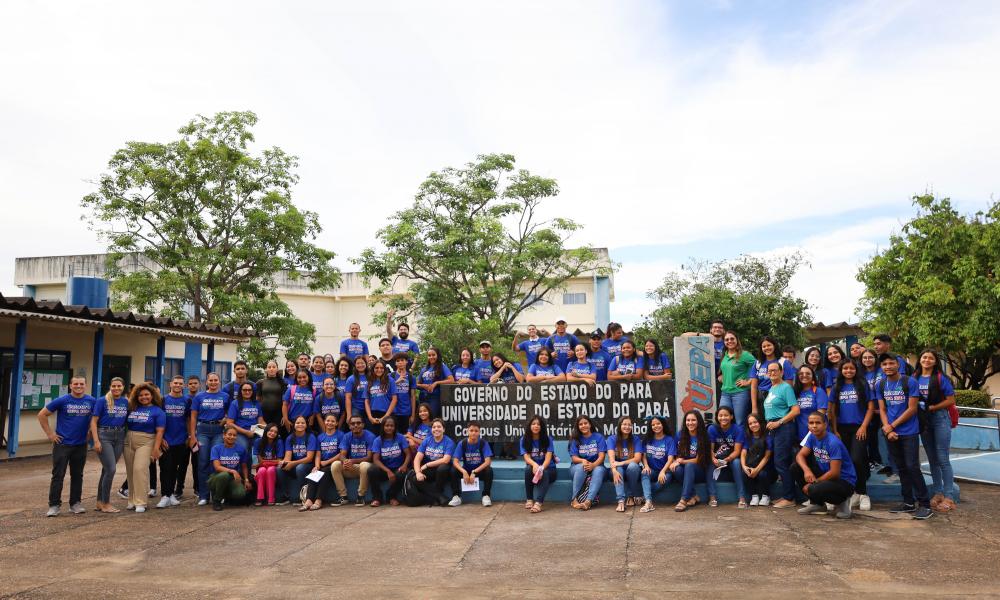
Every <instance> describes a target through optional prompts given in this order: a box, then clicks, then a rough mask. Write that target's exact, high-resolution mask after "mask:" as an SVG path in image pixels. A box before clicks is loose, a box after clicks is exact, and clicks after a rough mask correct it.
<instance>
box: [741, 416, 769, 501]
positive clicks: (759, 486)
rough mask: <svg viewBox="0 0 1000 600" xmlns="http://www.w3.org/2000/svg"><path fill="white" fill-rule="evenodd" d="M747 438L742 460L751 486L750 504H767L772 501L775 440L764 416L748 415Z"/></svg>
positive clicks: (744, 472) (744, 471)
mask: <svg viewBox="0 0 1000 600" xmlns="http://www.w3.org/2000/svg"><path fill="white" fill-rule="evenodd" d="M746 439H747V444H746V446H744V447H743V450H741V451H740V460H741V462H742V463H743V474H744V475H746V478H747V483H748V487H749V488H750V506H767V505H768V504H770V503H771V496H770V494H771V484H772V483H774V477H773V471H772V469H771V466H770V463H771V456H772V455H773V454H774V441H773V440H772V438H771V436H769V435H768V434H767V429H765V428H764V418H763V417H761V416H760V415H758V414H754V413H751V414H749V415H747V430H746Z"/></svg>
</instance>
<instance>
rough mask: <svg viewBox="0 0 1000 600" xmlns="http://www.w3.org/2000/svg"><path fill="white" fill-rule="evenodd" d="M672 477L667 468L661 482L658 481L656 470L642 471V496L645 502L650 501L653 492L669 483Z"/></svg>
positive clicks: (658, 475)
mask: <svg viewBox="0 0 1000 600" xmlns="http://www.w3.org/2000/svg"><path fill="white" fill-rule="evenodd" d="M673 478H674V474H673V473H672V472H670V471H669V470H668V471H667V473H666V479H665V480H664V482H663V483H660V473H659V472H658V471H653V472H651V473H642V497H643V498H645V499H646V502H652V501H653V494H655V493H656V492H658V491H660V490H662V489H663V488H665V487H667V486H668V485H670V480H671V479H673Z"/></svg>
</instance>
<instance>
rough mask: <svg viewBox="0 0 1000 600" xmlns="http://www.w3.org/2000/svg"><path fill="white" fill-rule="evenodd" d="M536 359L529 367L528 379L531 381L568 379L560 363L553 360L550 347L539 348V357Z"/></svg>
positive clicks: (542, 381) (541, 381)
mask: <svg viewBox="0 0 1000 600" xmlns="http://www.w3.org/2000/svg"><path fill="white" fill-rule="evenodd" d="M536 361H537V362H535V363H534V364H533V365H531V366H529V367H528V375H527V380H528V381H529V382H531V383H544V382H546V381H550V382H555V381H566V374H565V373H563V370H562V369H560V368H559V365H557V364H555V363H554V362H552V352H551V351H550V350H549V349H548V348H539V349H538V358H537V359H536Z"/></svg>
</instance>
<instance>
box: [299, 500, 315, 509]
mask: <svg viewBox="0 0 1000 600" xmlns="http://www.w3.org/2000/svg"><path fill="white" fill-rule="evenodd" d="M311 507H312V502H310V501H308V500H306V501H305V502H303V503H302V506H300V507H299V512H305V511H307V510H309V509H310V508H311Z"/></svg>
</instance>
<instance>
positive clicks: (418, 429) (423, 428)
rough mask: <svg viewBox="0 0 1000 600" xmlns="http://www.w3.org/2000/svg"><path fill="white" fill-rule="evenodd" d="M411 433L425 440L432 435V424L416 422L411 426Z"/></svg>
mask: <svg viewBox="0 0 1000 600" xmlns="http://www.w3.org/2000/svg"><path fill="white" fill-rule="evenodd" d="M410 433H412V434H413V437H415V438H417V439H418V440H420V441H424V440H425V439H427V438H428V437H430V435H431V426H430V424H428V423H416V424H415V425H414V426H413V427H410Z"/></svg>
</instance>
